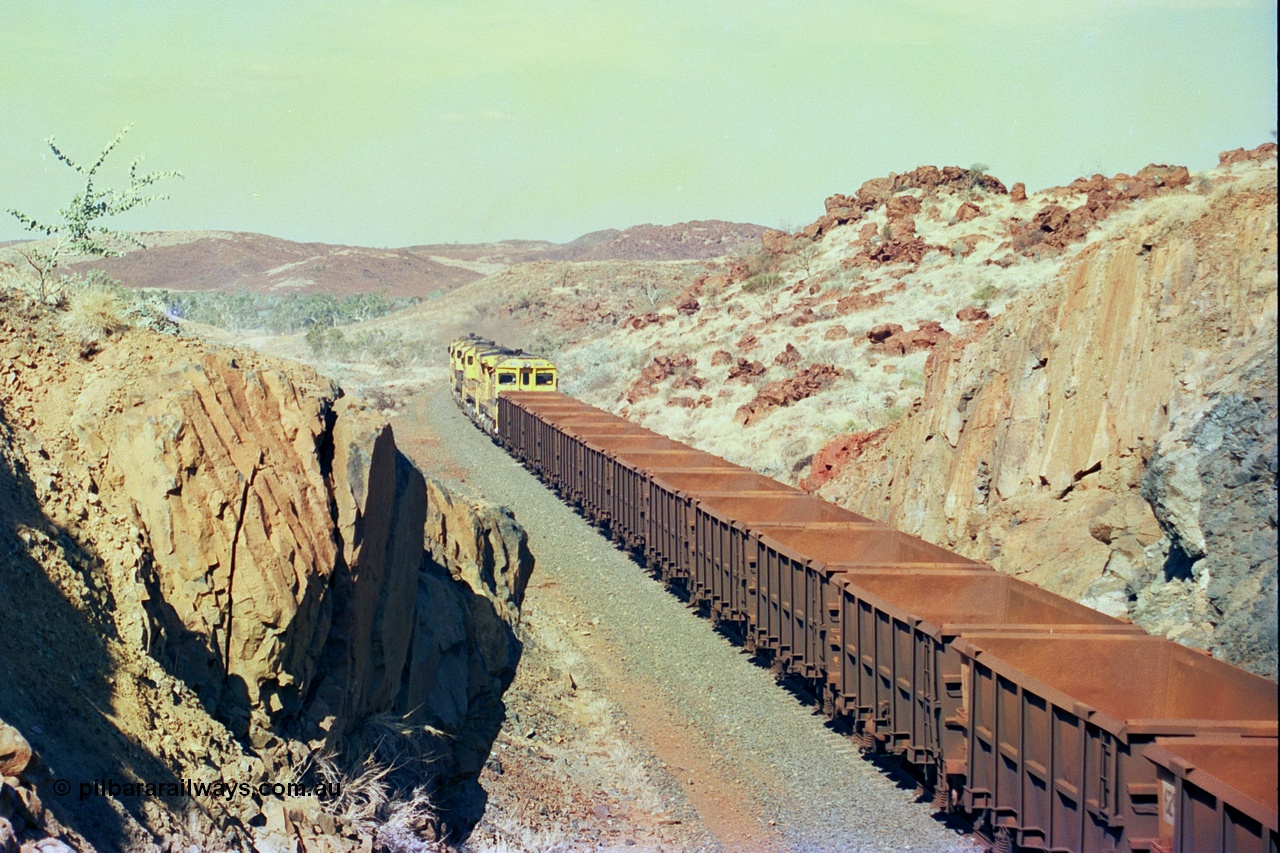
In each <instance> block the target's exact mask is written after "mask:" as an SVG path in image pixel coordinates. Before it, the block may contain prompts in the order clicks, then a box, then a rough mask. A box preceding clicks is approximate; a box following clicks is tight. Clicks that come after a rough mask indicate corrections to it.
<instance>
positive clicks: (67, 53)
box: [0, 0, 1276, 246]
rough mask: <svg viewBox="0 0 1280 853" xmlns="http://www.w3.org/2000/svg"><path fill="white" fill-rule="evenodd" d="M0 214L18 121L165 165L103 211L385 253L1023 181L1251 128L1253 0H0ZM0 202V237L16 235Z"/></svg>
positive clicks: (774, 213)
mask: <svg viewBox="0 0 1280 853" xmlns="http://www.w3.org/2000/svg"><path fill="white" fill-rule="evenodd" d="M0 122H2V125H0V127H2V130H0V209H6V208H10V207H16V208H19V209H21V210H24V211H26V212H28V213H31V214H33V215H38V216H39V215H50V214H51V213H52V212H53V211H54V210H55V209H56V208H57V207H58V206H60V204H62V203H63V202H65V200H66V199H67V198H69V197H70V195H71V193H72V192H73V191H74V190H75V188H76V185H75V183H74V182H73V181H71V180H70V178H69V172H68V173H67V174H63V173H64V172H67V170H66V169H65V167H63V166H60V165H59V164H57V163H56V162H54V161H53V160H52V158H51V157H50V156H48V151H47V148H46V147H45V145H44V142H43V140H44V138H45V137H47V136H49V135H51V134H52V135H54V136H56V137H57V140H58V142H59V144H60V145H61V146H63V147H64V150H67V151H68V152H69V153H71V154H72V155H73V156H77V155H78V156H79V157H80V158H82V159H92V157H93V156H94V155H95V154H96V153H97V151H98V150H100V148H101V146H102V144H103V143H105V142H106V141H107V140H108V139H110V138H111V136H112V135H114V133H115V132H116V131H117V130H119V128H120V127H122V126H123V125H125V124H126V123H129V122H132V123H134V129H133V131H132V132H131V133H130V134H129V135H128V137H126V139H125V142H124V143H123V145H122V147H121V149H120V150H119V151H118V152H117V156H116V157H114V158H113V161H109V164H108V165H109V166H110V165H111V163H112V162H114V165H115V167H116V168H115V169H114V170H113V169H110V168H108V170H107V173H108V183H110V181H111V180H115V181H117V182H119V181H120V180H121V179H122V177H123V170H124V167H125V166H126V165H127V163H128V161H129V159H131V158H132V157H133V156H134V155H135V154H138V153H145V154H146V155H147V161H146V166H147V167H149V168H152V169H171V168H172V169H180V170H182V171H183V172H184V173H185V175H186V177H185V179H184V180H182V181H173V182H171V183H170V184H169V185H168V187H167V188H168V190H169V191H170V193H171V195H172V199H171V200H169V201H165V202H161V203H158V204H156V205H154V206H152V207H150V208H147V209H145V210H142V211H136V212H134V213H131V214H128V215H127V216H126V217H123V218H122V219H121V220H120V221H119V222H118V223H116V224H117V225H118V226H119V227H124V228H140V229H150V228H165V229H179V228H220V229H230V230H244V231H261V232H265V233H269V234H275V235H278V236H281V237H288V238H292V239H298V240H320V241H328V242H342V243H357V244H364V245H374V246H399V245H410V244H414V243H427V242H447V241H460V242H476V241H483V240H492V239H500V238H506V237H523V238H542V239H552V240H557V241H564V240H569V239H572V238H574V237H577V236H579V235H581V234H583V233H585V232H587V231H592V230H595V229H600V228H610V227H616V228H623V227H627V226H629V225H635V224H639V223H643V222H657V223H663V224H668V223H673V222H679V221H683V220H688V219H709V218H717V219H731V220H742V221H752V222H758V223H761V224H764V225H774V226H776V225H778V224H780V223H787V224H791V225H796V226H798V225H801V224H804V223H806V222H809V221H812V220H813V219H815V218H817V216H818V215H820V214H821V213H822V200H823V199H824V198H825V197H826V196H828V195H830V194H831V193H835V192H851V191H853V190H855V189H856V188H857V187H858V185H859V184H860V183H861V182H862V181H864V180H866V179H867V178H871V177H876V176H880V175H884V174H887V173H888V172H890V171H898V172H901V171H906V170H908V169H912V168H914V167H916V166H918V165H921V164H925V163H931V164H935V165H960V166H969V165H971V164H973V163H975V162H981V163H985V164H987V165H988V166H990V168H991V171H992V172H993V173H994V174H996V175H997V176H998V177H1000V178H1001V179H1003V180H1004V181H1005V182H1006V183H1009V184H1011V183H1013V182H1014V181H1019V180H1021V181H1025V182H1026V183H1027V185H1028V187H1029V188H1031V189H1036V188H1039V187H1043V186H1047V185H1051V184H1057V183H1065V182H1067V181H1069V180H1071V179H1072V178H1074V177H1076V176H1078V175H1080V174H1086V173H1093V172H1103V173H1106V174H1113V173H1115V172H1117V171H1136V170H1137V169H1138V168H1140V167H1142V166H1143V165H1145V164H1146V163H1148V162H1152V161H1154V162H1168V163H1181V164H1185V165H1187V166H1190V167H1191V168H1192V169H1193V170H1194V169H1203V168H1207V167H1209V166H1212V165H1214V164H1215V163H1216V162H1217V154H1218V152H1219V151H1221V150H1223V149H1226V148H1235V147H1238V146H1242V145H1243V146H1248V147H1252V146H1255V145H1258V144H1259V143H1261V142H1265V141H1268V140H1270V139H1272V136H1271V132H1272V130H1274V129H1275V127H1276V4H1275V3H1274V2H1227V0H1221V2H1214V0H1202V1H1201V2H1197V0H1183V2H1156V0H1110V2H1102V0H1075V1H1074V2H1065V3H1049V4H1046V3H1039V2H1020V3H1012V2H1009V3H1000V2H942V1H941V0H937V2H855V0H833V1H832V2H818V0H814V2H801V0H791V2H787V1H786V0H777V2H767V3H766V2H752V0H722V1H721V2H670V3H668V2H652V1H651V0H646V2H635V0H607V1H606V0H594V2H538V0H511V1H510V2H509V1H508V0H457V2H376V0H375V2H365V3H352V2H349V0H347V2H342V3H337V2H296V0H295V2H252V3H251V2H247V0H224V2H218V3H209V2H194V0H186V1H184V2H167V3H156V2H150V0H136V2H107V0H77V1H76V2H71V1H70V0H68V2H56V0H53V1H52V2H43V1H42V0H39V1H38V0H3V2H2V3H0ZM22 233H23V232H21V230H20V228H19V227H18V226H17V223H16V222H15V221H14V220H13V218H12V217H9V216H7V215H5V216H3V218H2V219H0V239H13V238H17V237H20V236H22Z"/></svg>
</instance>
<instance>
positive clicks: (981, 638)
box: [455, 381, 1277, 853]
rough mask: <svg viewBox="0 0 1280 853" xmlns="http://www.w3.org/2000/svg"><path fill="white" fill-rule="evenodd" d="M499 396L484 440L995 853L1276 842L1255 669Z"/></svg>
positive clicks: (569, 407) (572, 403)
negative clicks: (911, 779) (927, 792)
mask: <svg viewBox="0 0 1280 853" xmlns="http://www.w3.org/2000/svg"><path fill="white" fill-rule="evenodd" d="M461 384H462V383H461V382H460V381H459V382H455V392H457V390H458V388H459V386H460V385H461ZM494 396H495V398H496V400H495V402H496V405H494V406H493V407H492V411H493V412H494V414H493V416H491V417H490V418H486V419H484V420H483V421H478V425H480V426H481V427H482V428H483V429H485V431H486V432H488V433H489V434H490V435H491V436H492V437H493V438H494V439H495V440H496V441H497V442H498V443H499V444H500V445H502V446H503V447H504V448H505V449H506V450H507V451H508V452H509V453H511V454H512V455H513V456H514V457H515V458H516V459H517V460H519V461H520V462H521V463H522V464H523V465H524V466H525V467H527V468H529V469H530V470H531V471H532V472H533V473H535V474H536V475H537V476H538V477H539V478H540V479H541V480H542V481H543V482H544V483H546V484H547V485H548V486H550V487H551V488H552V489H554V490H555V491H556V492H557V493H558V494H559V495H560V496H561V498H562V499H563V500H564V501H566V502H567V503H569V504H571V505H572V506H574V507H575V508H577V509H578V510H580V511H581V513H582V514H583V515H584V516H585V517H586V518H587V519H588V520H590V521H591V522H593V523H594V524H596V525H597V526H598V527H600V528H601V529H602V530H603V531H604V532H606V533H607V534H608V535H609V536H610V537H611V538H612V539H613V540H614V541H615V542H616V543H618V545H619V546H620V547H623V548H625V549H628V550H630V551H632V552H634V553H635V554H636V555H638V556H640V557H643V559H644V560H645V561H646V563H647V565H648V566H649V567H650V569H651V570H652V571H653V572H654V574H655V575H657V576H658V577H660V578H661V579H662V580H663V581H664V582H665V583H667V584H668V585H669V586H672V587H678V588H679V589H680V591H681V592H682V593H683V594H685V595H687V596H688V600H689V601H690V602H691V603H692V604H694V605H696V606H698V607H699V608H700V610H701V611H702V612H703V613H704V614H705V615H707V616H708V617H710V618H711V619H712V620H713V621H714V622H716V623H717V624H718V625H720V626H721V627H722V628H725V629H726V632H727V633H730V634H732V635H734V636H736V637H737V638H739V639H740V640H741V642H742V643H743V645H744V646H745V647H746V648H747V650H748V651H752V652H754V653H755V654H756V655H757V657H758V658H759V659H760V660H761V661H762V662H765V663H767V664H768V665H769V667H770V668H771V669H772V671H773V672H774V674H775V675H776V676H778V677H780V678H781V677H784V676H785V677H789V678H791V679H793V680H794V681H798V682H799V683H801V684H803V685H804V686H805V687H806V688H807V690H808V691H809V692H811V693H812V695H813V696H814V697H815V699H816V700H817V701H818V702H819V703H820V704H821V707H822V709H823V711H824V713H825V714H826V715H827V716H828V717H830V718H832V719H837V720H843V721H845V722H846V723H847V724H848V725H849V726H850V727H851V728H852V730H853V731H854V732H855V736H856V737H857V738H858V740H859V743H860V745H861V746H862V748H863V749H864V750H865V751H871V752H876V753H882V754H887V755H890V756H893V757H895V758H896V759H897V760H899V761H900V762H901V763H902V764H903V765H905V767H906V768H907V769H908V770H909V771H910V772H912V773H913V775H915V776H916V777H917V778H918V779H920V780H921V782H922V784H924V785H925V786H926V787H927V788H928V789H931V790H932V791H933V795H934V796H933V802H934V806H935V807H936V808H937V809H939V810H942V811H948V812H953V813H959V814H960V815H961V816H963V817H965V818H966V819H968V820H969V821H971V822H972V824H973V825H974V827H975V828H976V829H977V830H978V832H979V833H981V834H982V835H983V836H985V837H986V838H988V839H989V841H990V842H991V844H992V846H993V848H994V849H996V850H1002V851H1016V850H1046V851H1122V853H1123V851H1151V853H1192V851H1195V853H1199V851H1219V850H1220V851H1261V853H1268V851H1270V852H1271V853H1274V852H1275V851H1276V850H1277V813H1276V787H1277V773H1276V758H1277V739H1276V738H1277V697H1276V686H1275V685H1274V684H1273V683H1271V682H1270V681H1267V680H1265V679H1263V678H1260V677H1257V676H1254V675H1252V674H1250V673H1247V672H1245V671H1243V670H1240V669H1238V668H1235V667H1232V666H1230V665H1228V664H1225V663H1222V662H1220V661H1217V660H1214V659H1213V658H1211V657H1209V656H1208V655H1206V654H1204V653H1201V652H1198V651H1195V650H1191V649H1187V648H1185V647H1182V646H1179V645H1177V644H1175V643H1172V642H1170V641H1167V640H1164V639H1160V638H1155V637H1151V636H1149V635H1147V634H1145V633H1144V632H1143V631H1142V630H1141V629H1139V628H1137V627H1136V626H1134V625H1132V624H1130V623H1128V622H1124V621H1121V620H1117V619H1114V618H1111V617H1108V616H1106V615H1104V614H1101V613H1098V612H1096V611H1093V610H1090V609H1089V608H1087V607H1084V606H1082V605H1079V604H1077V603H1075V602H1072V601H1070V600H1068V599H1065V598H1062V597H1060V596H1056V595H1053V594H1051V593H1048V592H1045V591H1044V590H1041V589H1039V588H1038V587H1035V586H1033V585H1031V584H1027V583H1025V582H1022V581H1019V580H1017V579H1016V578H1013V577H1011V576H1008V575H1003V574H999V573H997V572H995V571H993V570H992V569H991V567H990V566H988V565H986V564H983V563H979V562H975V561H972V560H969V559H966V558H963V557H961V556H959V555H957V554H953V553H951V552H949V551H946V550H944V549H942V548H938V547H937V546H934V545H931V544H929V543H927V542H925V541H923V540H921V539H918V538H916V537H913V536H910V535H907V534H904V533H901V532H899V531H896V530H893V529H891V528H889V527H886V526H884V525H882V524H879V523H876V522H873V521H871V520H870V519H867V518H864V517H862V516H859V515H857V514H855V513H852V512H849V511H847V510H845V509H843V508H841V507H838V506H836V505H834V504H831V503H828V502H826V501H823V500H821V499H818V498H815V497H813V496H811V495H808V494H806V493H804V492H801V491H798V490H796V489H793V488H791V487H788V486H785V485H783V484H781V483H778V482H776V481H774V480H771V479H769V478H767V477H764V476H762V475H760V474H757V473H755V472H752V471H750V470H748V469H745V468H741V467H739V466H736V465H733V464H731V463H729V462H727V461H725V460H723V459H720V458H718V457H715V456H712V455H710V454H707V453H704V452H702V451H698V450H696V449H693V448H691V447H688V446H687V445H684V444H681V443H679V442H676V441H673V440H671V439H668V438H665V437H662V436H659V435H657V434H655V433H652V432H650V431H648V430H646V429H644V428H642V427H639V426H638V425H635V424H633V423H631V422H629V421H626V420H624V419H622V418H618V417H616V416H614V415H612V414H609V413H607V412H604V411H601V410H599V409H596V408H594V407H591V406H588V405H587V404H585V403H582V402H580V401H578V400H575V399H573V398H571V397H567V396H565V395H563V394H560V393H558V392H555V391H527V392H520V391H516V392H505V393H499V394H495V395H494ZM460 402H461V401H460ZM464 409H466V410H468V411H469V412H474V411H476V407H475V406H474V405H473V406H470V407H467V406H464ZM473 419H475V418H474V416H473Z"/></svg>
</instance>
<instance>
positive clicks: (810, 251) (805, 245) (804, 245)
mask: <svg viewBox="0 0 1280 853" xmlns="http://www.w3.org/2000/svg"><path fill="white" fill-rule="evenodd" d="M821 254H822V249H821V248H820V247H819V246H818V242H817V241H816V240H808V239H805V240H804V241H803V242H801V243H800V244H799V247H798V248H797V249H796V250H795V251H794V252H792V254H791V256H792V257H793V258H794V259H795V264H796V267H797V268H799V269H802V270H804V275H805V278H808V277H809V276H811V275H813V262H814V261H816V260H817V259H818V256H819V255H821Z"/></svg>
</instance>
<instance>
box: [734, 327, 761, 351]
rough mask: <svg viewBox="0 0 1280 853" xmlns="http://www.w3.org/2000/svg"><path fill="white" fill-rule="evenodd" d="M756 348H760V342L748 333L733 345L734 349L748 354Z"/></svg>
mask: <svg viewBox="0 0 1280 853" xmlns="http://www.w3.org/2000/svg"><path fill="white" fill-rule="evenodd" d="M758 346H760V341H758V340H757V339H756V336H755V335H753V334H751V333H750V332H748V333H747V334H745V335H743V336H742V337H741V338H739V339H738V342H737V343H736V344H734V345H733V347H734V349H737V350H741V351H742V352H750V351H751V350H753V349H755V348H756V347H758Z"/></svg>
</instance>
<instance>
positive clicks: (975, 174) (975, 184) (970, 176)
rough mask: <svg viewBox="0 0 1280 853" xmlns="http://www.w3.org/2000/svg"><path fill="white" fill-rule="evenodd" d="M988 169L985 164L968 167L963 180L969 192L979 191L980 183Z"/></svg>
mask: <svg viewBox="0 0 1280 853" xmlns="http://www.w3.org/2000/svg"><path fill="white" fill-rule="evenodd" d="M990 168H991V167H990V166H988V165H987V164H986V163H974V164H973V165H972V166H970V167H969V169H968V171H967V172H966V174H965V179H966V183H967V184H968V186H969V190H970V192H972V191H973V190H976V189H980V188H981V187H982V181H983V179H984V178H986V176H987V170H988V169H990Z"/></svg>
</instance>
